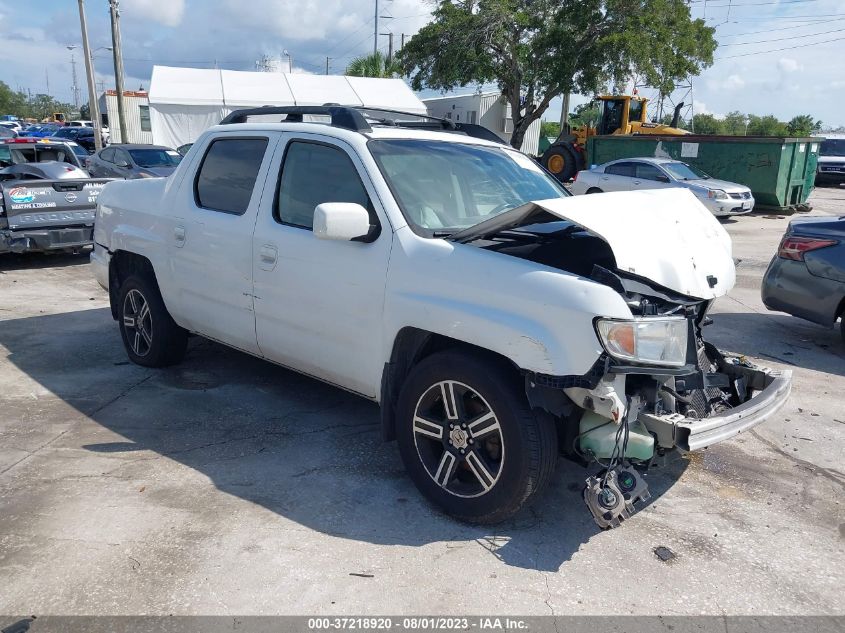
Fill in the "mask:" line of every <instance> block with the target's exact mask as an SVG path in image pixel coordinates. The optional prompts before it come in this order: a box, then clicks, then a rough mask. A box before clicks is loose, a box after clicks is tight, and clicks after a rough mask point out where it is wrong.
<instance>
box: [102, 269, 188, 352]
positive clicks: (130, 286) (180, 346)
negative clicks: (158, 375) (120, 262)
mask: <svg viewBox="0 0 845 633" xmlns="http://www.w3.org/2000/svg"><path fill="white" fill-rule="evenodd" d="M117 312H118V314H117V323H118V327H120V336H121V338H122V339H123V346H124V347H125V348H126V353H127V355H128V356H129V359H130V360H131V361H132V362H133V363H135V364H137V365H142V366H144V367H166V366H168V365H173V364H176V363H178V362H179V361H181V360H182V358H183V357H184V356H185V349H186V348H187V345H188V332H187V330H185V329H184V328H182V327H179V326H178V325H177V324H176V322H175V321H174V320H173V317H171V316H170V313H169V312H168V311H167V308H166V307H165V306H164V301H163V300H162V298H161V293H160V292H159V289H158V284H156V282H155V280H152V279H150V278H149V277H148V276H146V275H144V276H136V275H132V276H130V277H127V278H126V279H125V280H124V281H123V283H122V284H121V286H120V290H119V291H118V304H117Z"/></svg>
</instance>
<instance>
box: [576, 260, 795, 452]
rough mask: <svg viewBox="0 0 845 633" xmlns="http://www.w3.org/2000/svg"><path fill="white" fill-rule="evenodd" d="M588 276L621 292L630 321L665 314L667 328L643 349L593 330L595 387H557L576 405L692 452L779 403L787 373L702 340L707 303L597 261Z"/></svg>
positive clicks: (658, 445)
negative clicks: (597, 351)
mask: <svg viewBox="0 0 845 633" xmlns="http://www.w3.org/2000/svg"><path fill="white" fill-rule="evenodd" d="M591 276H592V278H593V279H594V280H596V281H599V282H600V283H605V284H607V285H611V286H612V287H614V288H615V289H616V290H617V291H619V292H620V294H622V295H623V296H624V297H625V300H626V302H627V303H628V307H629V308H630V309H631V313H632V315H634V319H633V321H632V322H633V323H636V324H647V323H649V322H650V321H653V322H657V323H665V322H668V320H669V319H672V323H673V326H674V328H673V334H672V335H671V336H672V338H671V340H669V339H667V338H666V337H663V338H662V339H660V340H652V341H646V342H645V345H644V346H645V347H646V348H647V349H646V350H645V351H644V352H641V351H640V350H639V349H634V345H636V344H637V342H634V341H631V340H629V339H630V337H628V336H627V334H626V333H625V331H624V330H623V333H622V334H621V335H619V336H618V339H621V341H620V340H617V339H612V338H609V336H608V334H607V333H603V332H601V331H599V334H598V335H599V339H600V340H601V341H602V344H603V345H604V347H605V350H606V353H605V354H603V355H602V357H601V358H600V359H599V363H600V364H601V366H602V367H601V370H600V372H599V371H595V372H593V375H597V374H599V373H600V378H599V379H598V381H597V383H596V385H595V387H592V388H584V387H570V388H567V389H565V390H564V391H565V393H566V394H567V396H569V398H570V399H571V400H572V401H573V402H575V404H577V405H578V406H579V407H580V408H582V409H584V410H585V411H587V412H590V413H592V414H593V415H597V416H600V417H603V418H605V419H610V420H613V421H614V422H616V423H620V422H621V420H622V419H623V418H624V419H626V420H627V421H628V422H631V423H636V424H638V425H641V426H642V427H643V428H644V429H645V431H646V432H647V433H648V434H649V435H650V436H651V437H652V438H653V439H654V441H655V450H661V449H662V450H666V449H672V448H679V449H681V450H684V451H694V450H697V449H700V448H705V447H707V446H709V445H711V444H715V443H716V442H720V441H723V440H726V439H728V438H730V437H733V436H734V435H736V434H738V433H741V432H743V431H745V430H747V429H749V428H751V427H752V426H754V425H755V424H759V423H760V422H762V421H763V420H765V419H766V418H767V417H769V416H770V415H772V414H773V413H774V412H775V411H777V409H779V408H780V407H781V406H782V405H783V403H784V402H785V400H786V398H787V397H788V395H789V391H790V385H791V372H789V371H776V370H771V369H766V368H761V367H757V366H755V365H754V364H752V363H751V362H749V361H748V359H746V358H745V357H743V356H740V355H735V354H728V353H724V352H721V351H719V350H718V349H716V348H715V347H714V346H713V345H711V344H710V343H707V342H706V341H704V339H703V337H702V329H703V327H704V326H705V325H707V324H708V323H709V322H710V319H709V318H708V317H707V311H708V309H709V307H710V304H711V301H702V300H697V299H693V298H689V297H684V296H681V295H678V294H676V293H673V292H672V291H669V290H667V289H665V288H659V287H656V286H655V285H654V284H650V283H648V282H647V281H645V280H640V279H636V278H635V277H634V276H632V275H625V274H624V273H620V272H611V271H610V270H607V269H603V268H601V267H599V266H596V270H595V271H594V273H593V275H591ZM601 323H603V321H602V320H601V319H597V324H601ZM597 329H599V328H598V326H597ZM663 329H664V328H660V329H658V332H660V331H663ZM678 332H683V335H678V334H677V333H678ZM611 335H612V331H611ZM626 345H627V347H625V346H626ZM681 347H682V349H681ZM620 350H621V351H620ZM626 356H627V358H626ZM656 356H661V358H656ZM608 403H614V406H612V407H610V408H609V407H608ZM587 417H588V418H589V417H591V416H587ZM582 425H583V423H582ZM596 456H597V457H600V458H601V457H608V455H603V454H599V453H597V454H596ZM641 461H645V460H641Z"/></svg>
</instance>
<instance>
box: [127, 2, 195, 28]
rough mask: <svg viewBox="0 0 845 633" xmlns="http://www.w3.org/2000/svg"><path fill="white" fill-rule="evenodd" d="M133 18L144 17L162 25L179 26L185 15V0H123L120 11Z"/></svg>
mask: <svg viewBox="0 0 845 633" xmlns="http://www.w3.org/2000/svg"><path fill="white" fill-rule="evenodd" d="M124 10H125V11H127V12H129V14H131V16H132V18H133V19H138V18H145V19H148V20H152V21H153V22H158V23H160V24H163V25H164V26H170V27H173V26H179V25H180V24H181V23H182V17H183V16H184V15H185V0H123V5H122V6H121V11H124Z"/></svg>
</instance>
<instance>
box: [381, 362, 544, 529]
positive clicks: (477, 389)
mask: <svg viewBox="0 0 845 633" xmlns="http://www.w3.org/2000/svg"><path fill="white" fill-rule="evenodd" d="M396 425H397V428H396V437H397V440H398V443H399V451H400V454H401V456H402V461H403V462H404V464H405V468H406V469H407V471H408V474H409V476H410V477H411V479H412V480H413V482H414V483H415V484H416V486H417V488H419V490H420V492H422V494H423V495H424V496H425V497H426V498H427V499H428V500H429V501H431V502H432V503H433V504H435V505H436V506H438V507H439V508H441V509H442V510H443V511H444V512H446V513H447V514H449V515H451V516H453V517H456V518H458V519H461V520H463V521H469V522H472V523H498V522H500V521H503V520H505V519H507V518H509V517H511V516H513V515H514V514H515V513H516V512H518V511H519V509H520V508H521V507H522V506H523V505H524V504H525V502H526V501H527V500H528V499H529V498H531V497H532V496H533V495H536V494H538V493H539V492H540V491H541V490H542V489H543V488H544V487H545V486H546V484H547V483H548V481H549V479H550V478H551V476H552V473H553V472H554V468H555V464H556V461H557V455H558V451H557V432H556V429H555V425H554V421H553V420H552V419H551V418H550V417H549V416H544V415H535V414H534V412H533V411H532V410H531V408H530V407H529V406H528V401H527V398H526V396H525V393H524V392H523V391H522V381H521V380H520V379H519V376H518V375H517V374H516V372H514V371H513V369H512V368H510V367H509V366H508V365H507V364H506V363H505V362H503V361H500V360H499V359H496V358H488V357H485V356H480V355H473V354H469V353H464V352H458V351H446V352H440V353H437V354H433V355H432V356H429V357H427V358H425V359H424V360H423V361H421V362H420V363H419V364H418V365H417V366H416V367H414V368H413V369H412V370H411V373H410V375H409V376H408V378H407V380H406V381H405V384H404V385H403V386H402V391H401V393H400V395H399V401H398V405H397V418H396Z"/></svg>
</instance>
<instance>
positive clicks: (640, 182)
mask: <svg viewBox="0 0 845 633" xmlns="http://www.w3.org/2000/svg"><path fill="white" fill-rule="evenodd" d="M665 187H684V188H686V189H689V190H690V191H691V192H692V193H694V194H695V195H696V197H697V198H698V199H699V200H700V201H701V202H702V203H703V204H704V206H706V207H707V208H708V209H710V211H711V212H712V213H713V215H715V216H718V217H721V216H728V215H738V214H741V213H749V212H750V211H751V210H752V209H753V208H754V196H753V195H752V193H751V189H749V188H748V187H746V186H745V185H740V184H737V183H735V182H729V181H727V180H717V179H716V178H712V177H710V176H708V175H707V174H706V173H704V172H703V171H701V170H700V169H699V168H698V167H695V166H693V165H688V164H687V163H684V162H681V161H679V160H674V159H672V158H623V159H620V160H613V161H610V162H609V163H605V164H603V165H599V166H597V167H593V168H592V169H585V170H583V171H579V172H578V173H577V174H576V175H575V180H574V182H573V183H572V185H571V187H570V189H571V190H572V193H574V194H576V195H579V194H584V193H602V192H605V191H638V190H642V189H662V188H665Z"/></svg>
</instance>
